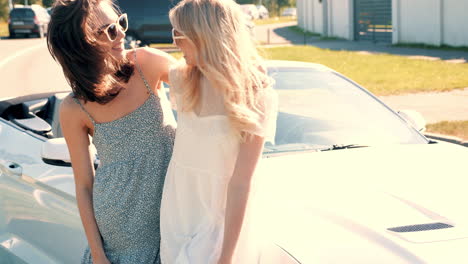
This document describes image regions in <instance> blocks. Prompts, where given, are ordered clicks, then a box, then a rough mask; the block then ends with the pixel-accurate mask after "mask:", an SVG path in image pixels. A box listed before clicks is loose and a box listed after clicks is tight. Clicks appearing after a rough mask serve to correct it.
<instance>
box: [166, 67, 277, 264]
mask: <svg viewBox="0 0 468 264" xmlns="http://www.w3.org/2000/svg"><path fill="white" fill-rule="evenodd" d="M179 78H180V69H178V68H175V69H172V70H171V71H170V74H169V79H170V81H171V96H173V98H174V99H175V102H176V105H177V109H179V111H178V124H177V131H176V138H175V143H174V151H173V154H172V159H171V161H170V164H169V168H168V172H167V175H166V180H165V183H164V189H163V198H162V204H161V261H162V263H163V264H216V263H217V261H218V259H219V257H220V254H221V247H222V244H223V235H224V216H225V209H226V197H227V188H228V183H229V180H230V178H231V176H232V173H233V171H234V167H235V164H236V159H237V155H238V153H239V146H240V142H239V140H238V139H237V138H236V137H235V136H234V133H233V130H232V128H231V126H230V124H229V120H228V118H227V116H226V115H225V112H224V106H223V101H222V97H221V95H220V94H218V93H217V91H216V90H215V89H213V88H212V87H211V86H210V85H209V83H208V81H207V80H206V79H204V78H202V81H201V85H200V86H201V100H200V107H199V108H200V110H199V111H198V110H197V111H198V114H196V113H195V112H182V111H180V109H181V108H182V105H183V98H182V94H181V93H180V91H181V89H183V88H184V87H183V84H182V83H181V82H180V80H179ZM263 94H264V96H263V97H262V99H263V98H264V100H263V101H264V104H263V106H264V112H265V113H266V114H265V115H264V116H263V118H262V120H261V122H260V126H259V127H257V128H256V129H255V130H254V131H249V132H250V133H253V134H257V135H261V136H265V137H266V138H267V135H266V132H265V131H274V127H275V124H276V93H274V92H273V89H272V88H269V89H266V90H265V92H264V93H263ZM245 215H246V216H245V220H244V223H243V227H242V231H241V236H240V239H239V242H238V246H237V248H236V251H235V254H234V258H233V263H242V264H249V263H258V259H259V254H260V253H259V246H258V245H259V242H258V240H257V239H256V238H255V235H253V234H252V232H251V231H252V230H250V229H249V222H250V220H249V219H251V214H250V213H249V209H247V212H246V214H245Z"/></svg>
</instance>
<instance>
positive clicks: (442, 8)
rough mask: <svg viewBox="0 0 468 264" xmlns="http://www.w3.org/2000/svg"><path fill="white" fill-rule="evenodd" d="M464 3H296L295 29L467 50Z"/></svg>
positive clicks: (467, 6)
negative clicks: (457, 47)
mask: <svg viewBox="0 0 468 264" xmlns="http://www.w3.org/2000/svg"><path fill="white" fill-rule="evenodd" d="M467 10H468V0H297V16H298V25H299V26H300V27H301V28H303V29H305V30H307V31H310V32H315V33H320V34H322V35H323V36H328V37H338V38H344V39H349V40H367V41H374V42H386V43H422V44H429V45H436V46H440V45H450V46H468V15H466V12H467Z"/></svg>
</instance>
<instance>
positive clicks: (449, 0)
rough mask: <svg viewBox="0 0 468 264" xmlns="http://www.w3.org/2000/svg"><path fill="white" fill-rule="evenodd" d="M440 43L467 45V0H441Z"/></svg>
mask: <svg viewBox="0 0 468 264" xmlns="http://www.w3.org/2000/svg"><path fill="white" fill-rule="evenodd" d="M442 8H443V10H444V12H443V19H442V24H443V25H444V27H443V29H442V43H443V44H447V45H451V46H468V0H443V6H442Z"/></svg>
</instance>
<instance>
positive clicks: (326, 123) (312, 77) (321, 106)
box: [266, 67, 427, 152]
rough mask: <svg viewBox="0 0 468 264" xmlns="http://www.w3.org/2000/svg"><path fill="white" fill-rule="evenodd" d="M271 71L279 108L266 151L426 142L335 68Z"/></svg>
mask: <svg viewBox="0 0 468 264" xmlns="http://www.w3.org/2000/svg"><path fill="white" fill-rule="evenodd" d="M269 73H270V75H271V76H272V77H273V78H274V79H275V81H276V84H275V90H276V91H277V93H278V97H279V113H278V119H277V123H276V124H277V127H276V134H275V137H274V142H267V143H266V151H267V152H269V151H270V152H271V151H272V152H276V151H278V152H281V151H285V150H286V151H302V150H311V149H326V148H329V147H330V146H334V145H335V146H336V145H338V146H343V145H357V146H363V145H365V146H372V145H381V144H424V143H427V140H426V139H425V138H424V137H423V136H422V135H420V134H419V133H418V132H416V131H415V130H414V129H412V128H411V127H410V126H409V125H408V124H407V123H406V122H405V121H403V120H402V119H401V118H400V117H399V116H398V115H397V114H395V113H394V112H393V111H391V110H390V109H388V108H387V107H386V106H384V105H383V104H382V103H380V102H379V101H377V100H376V99H375V98H374V97H373V96H371V95H370V94H368V93H367V92H366V91H365V90H363V89H361V88H360V87H358V86H357V85H355V84H354V83H352V82H351V81H349V80H347V79H346V78H344V77H342V76H340V75H339V74H337V73H334V72H332V71H329V70H326V69H323V70H321V69H314V68H307V67H297V68H270V70H269ZM338 149H339V148H338Z"/></svg>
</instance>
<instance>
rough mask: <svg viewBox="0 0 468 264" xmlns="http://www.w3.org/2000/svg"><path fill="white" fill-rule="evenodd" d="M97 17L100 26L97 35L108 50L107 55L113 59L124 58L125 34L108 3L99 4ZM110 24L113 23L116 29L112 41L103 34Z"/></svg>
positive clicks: (107, 35) (117, 17)
mask: <svg viewBox="0 0 468 264" xmlns="http://www.w3.org/2000/svg"><path fill="white" fill-rule="evenodd" d="M97 17H98V19H99V21H100V26H99V27H98V28H99V29H100V30H99V32H98V33H97V34H98V39H99V41H100V42H101V43H102V44H103V45H105V46H106V47H107V48H108V50H109V53H110V54H111V55H112V56H113V57H114V58H116V59H123V58H124V57H125V48H124V38H125V32H124V31H123V28H122V27H121V26H119V23H118V19H119V16H118V15H117V13H116V12H115V10H114V9H113V8H112V6H111V4H110V3H109V2H108V1H101V2H100V3H99V10H98V12H97ZM112 23H115V24H114V25H113V26H115V27H116V34H115V39H113V40H111V39H110V38H109V36H110V35H111V34H108V33H106V32H105V31H106V30H109V29H108V26H109V25H110V24H112Z"/></svg>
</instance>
